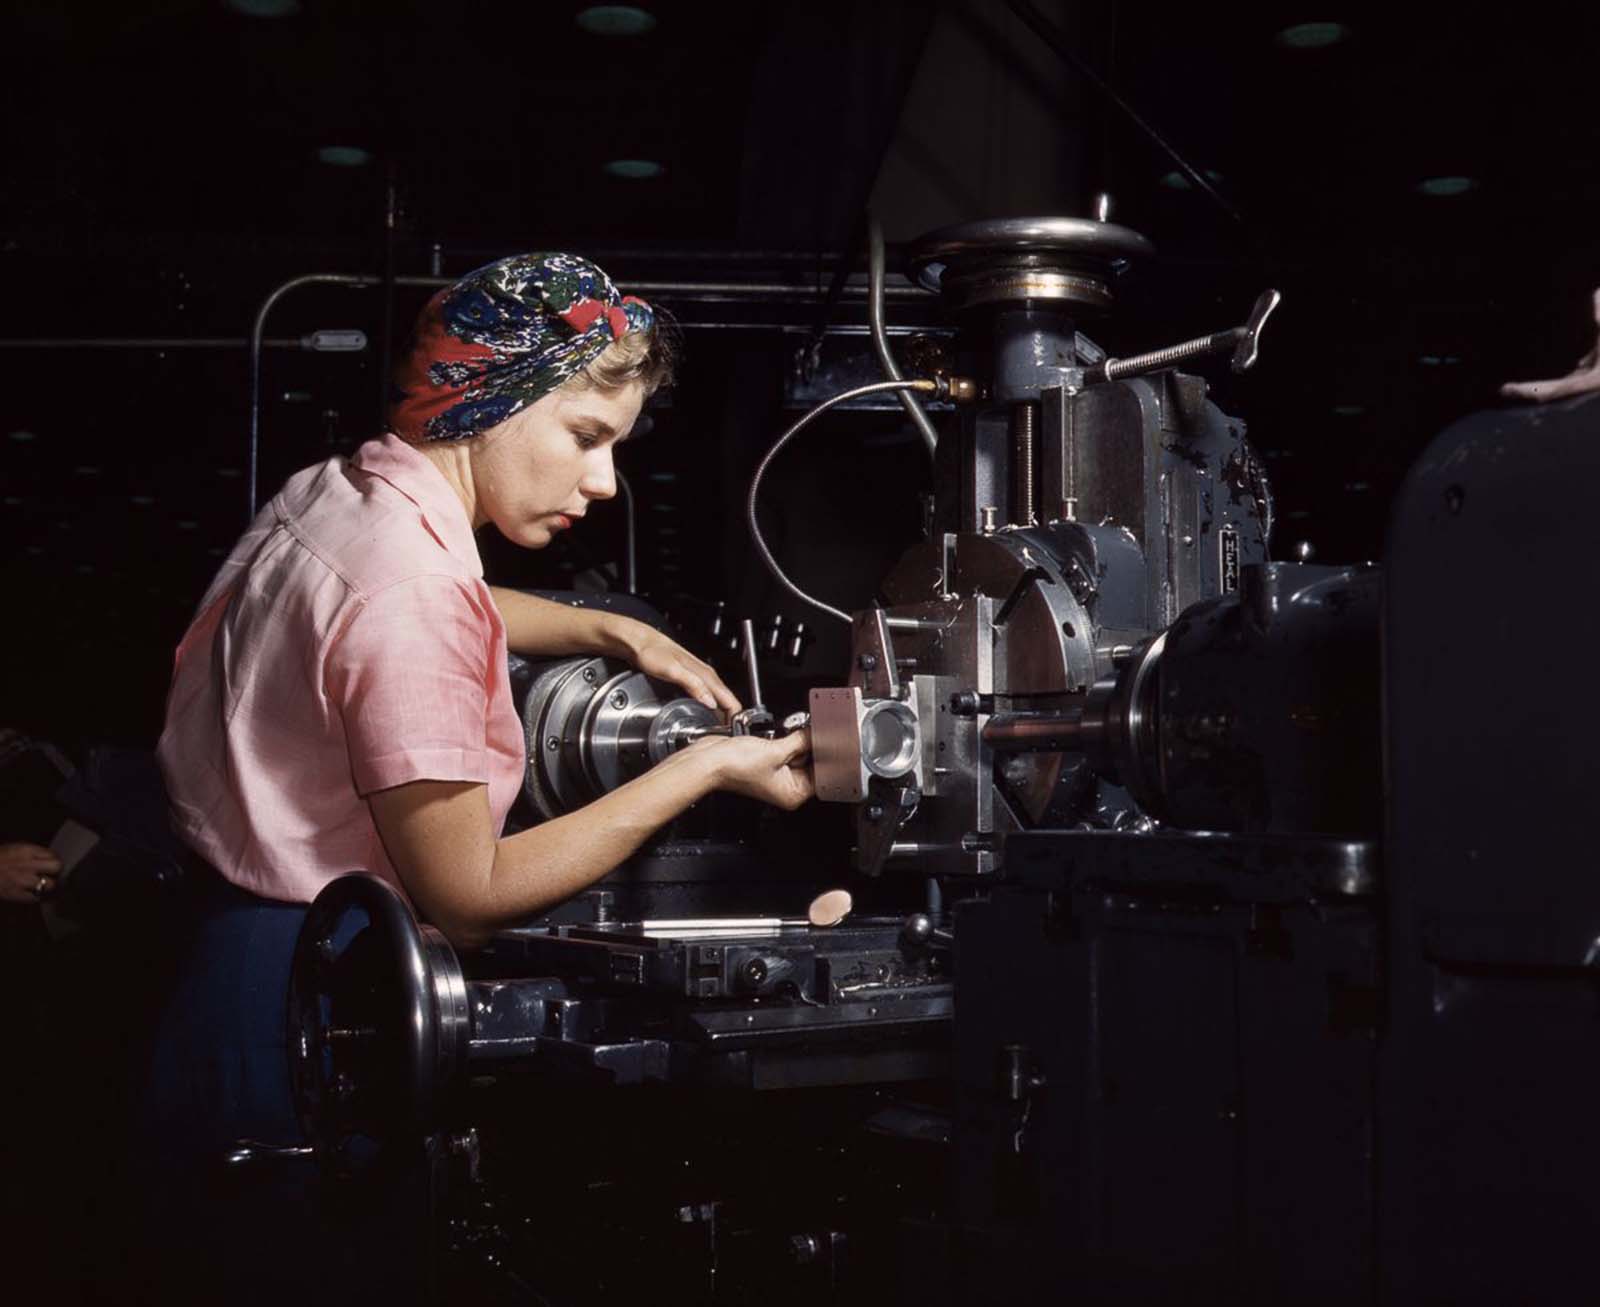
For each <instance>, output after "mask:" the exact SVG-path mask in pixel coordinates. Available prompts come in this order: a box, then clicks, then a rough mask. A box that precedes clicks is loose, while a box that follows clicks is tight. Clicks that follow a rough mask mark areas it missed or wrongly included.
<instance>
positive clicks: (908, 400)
mask: <svg viewBox="0 0 1600 1307" xmlns="http://www.w3.org/2000/svg"><path fill="white" fill-rule="evenodd" d="M867 322H868V323H869V324H870V325H871V327H872V347H873V349H874V350H876V351H877V354H878V364H879V366H880V367H882V368H883V375H884V376H886V377H887V378H889V380H890V381H903V380H904V377H902V375H901V373H900V369H899V368H898V367H896V366H895V361H894V355H893V354H892V353H891V352H890V350H889V338H888V335H887V334H886V333H885V331H884V329H883V224H882V223H881V222H879V221H878V216H877V214H875V213H870V212H869V213H868V214H867ZM899 394H900V407H901V408H903V409H905V411H906V416H907V417H908V418H910V419H911V421H912V422H913V423H914V424H915V425H916V428H917V430H918V431H919V432H921V433H922V443H923V444H925V445H926V446H927V447H928V457H929V458H932V457H933V454H934V451H935V450H936V449H937V448H938V446H939V436H938V433H937V432H936V431H934V429H933V423H931V422H929V421H928V415H927V414H926V413H924V412H923V411H922V405H921V404H919V403H917V399H916V396H915V395H913V394H912V393H911V392H910V391H908V390H902V391H900V392H899Z"/></svg>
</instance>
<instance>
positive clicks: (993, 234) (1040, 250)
mask: <svg viewBox="0 0 1600 1307" xmlns="http://www.w3.org/2000/svg"><path fill="white" fill-rule="evenodd" d="M1155 252H1156V251H1155V246H1154V245H1152V244H1151V243H1150V242H1149V241H1148V240H1147V239H1146V238H1145V237H1143V236H1141V235H1140V234H1139V233H1138V232H1136V231H1134V230H1133V229H1132V228H1131V227H1122V226H1118V225H1117V224H1116V223H1111V222H1098V221H1095V220H1093V219H1089V218H988V219H984V220H982V221H979V222H964V223H959V224H957V225H955V226H951V227H941V228H939V229H938V230H937V231H931V232H929V233H928V234H927V235H925V236H922V237H920V238H919V239H918V240H917V241H916V242H914V243H913V245H912V247H911V256H910V262H911V269H912V274H913V276H914V278H915V279H916V280H917V281H918V282H920V283H921V284H922V285H923V286H926V287H927V288H928V289H929V290H938V289H939V288H940V280H941V277H942V275H943V272H944V269H945V267H946V266H949V265H951V264H954V263H956V262H957V261H960V260H964V259H968V258H971V257H973V256H975V255H976V256H992V255H995V254H1002V253H1003V254H1046V255H1051V256H1057V257H1059V258H1060V260H1061V265H1062V266H1072V264H1073V262H1074V261H1075V260H1084V261H1088V262H1091V263H1102V264H1105V265H1108V266H1109V265H1115V264H1118V263H1121V262H1124V261H1127V260H1131V259H1148V258H1152V257H1154V255H1155Z"/></svg>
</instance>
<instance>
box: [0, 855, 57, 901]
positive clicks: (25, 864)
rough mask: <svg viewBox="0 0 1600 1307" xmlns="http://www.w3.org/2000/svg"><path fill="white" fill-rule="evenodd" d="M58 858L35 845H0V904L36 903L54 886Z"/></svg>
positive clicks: (46, 895)
mask: <svg viewBox="0 0 1600 1307" xmlns="http://www.w3.org/2000/svg"><path fill="white" fill-rule="evenodd" d="M60 874H61V859H60V858H58V857H56V855H55V854H53V853H52V852H50V850H49V849H46V848H43V847H41V846H40V845H38V844H0V902H5V903H29V904H32V903H37V902H38V901H39V900H40V899H42V898H46V897H48V896H49V894H50V893H51V892H52V891H53V890H54V889H55V887H56V877H57V876H59V875H60Z"/></svg>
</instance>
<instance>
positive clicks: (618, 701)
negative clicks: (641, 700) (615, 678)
mask: <svg viewBox="0 0 1600 1307" xmlns="http://www.w3.org/2000/svg"><path fill="white" fill-rule="evenodd" d="M611 706H612V707H613V708H626V707H627V706H628V692H627V691H626V690H618V691H617V692H616V693H615V694H613V695H612V696H611Z"/></svg>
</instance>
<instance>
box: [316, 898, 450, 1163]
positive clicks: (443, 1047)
mask: <svg viewBox="0 0 1600 1307" xmlns="http://www.w3.org/2000/svg"><path fill="white" fill-rule="evenodd" d="M468 1023H469V1015H468V1010H467V996H466V985H465V982H464V980H463V978H462V975H461V969H460V965H459V963H458V962H457V960H456V956H455V952H454V950H452V949H451V947H450V945H449V943H448V941H446V940H445V938H444V936H443V935H441V934H440V933H439V932H438V931H437V930H435V929H433V927H431V926H426V925H422V924H420V923H419V922H418V921H417V920H416V918H415V916H413V914H412V911H411V908H410V906H409V905H408V904H407V903H406V901H405V899H404V898H402V897H401V895H400V893H399V891H398V890H396V889H395V888H394V887H393V886H392V885H390V884H389V883H388V882H387V881H384V880H380V879H379V878H378V877H376V876H372V875H367V874H365V873H353V874H351V875H347V876H342V877H340V878H339V879H338V880H336V881H333V882H332V883H330V884H329V885H328V886H326V887H325V888H324V889H323V891H322V892H321V893H320V894H318V895H317V897H316V899H315V900H314V901H313V902H312V904H311V907H310V910H309V911H308V912H307V914H306V919H305V923H304V925H302V926H301V928H300V935H299V938H298V940H297V941H296V943H295V951H294V962H293V965H292V968H291V971H290V978H289V1010H288V1043H289V1074H290V1083H291V1086H292V1088H293V1092H294V1098H295V1110H296V1112H297V1113H298V1114H299V1117H300V1123H301V1126H302V1128H303V1129H304V1130H305V1133H306V1137H307V1138H308V1139H309V1140H310V1141H311V1143H312V1145H313V1146H314V1147H315V1149H316V1151H317V1156H318V1157H319V1159H321V1161H322V1163H323V1165H324V1166H327V1167H330V1168H333V1169H341V1168H342V1167H344V1166H345V1165H347V1164H348V1162H349V1157H348V1152H349V1145H350V1144H351V1141H352V1140H354V1139H357V1138H361V1139H366V1140H370V1141H373V1142H374V1143H376V1144H380V1145H381V1144H383V1143H384V1142H386V1141H389V1140H391V1139H394V1138H396V1137H415V1136H416V1135H417V1134H418V1133H420V1132H423V1131H426V1130H427V1129H428V1128H429V1127H430V1126H431V1124H432V1123H433V1121H434V1120H435V1119H436V1118H437V1117H438V1115H439V1114H440V1112H441V1111H442V1109H443V1107H444V1105H445V1102H446V1099H447V1096H448V1094H449V1092H450V1090H451V1088H452V1087H453V1085H454V1084H455V1083H456V1081H457V1078H458V1077H457V1073H458V1072H459V1070H460V1069H461V1066H462V1063H463V1062H464V1059H465V1052H466V1042H467V1036H468Z"/></svg>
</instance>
